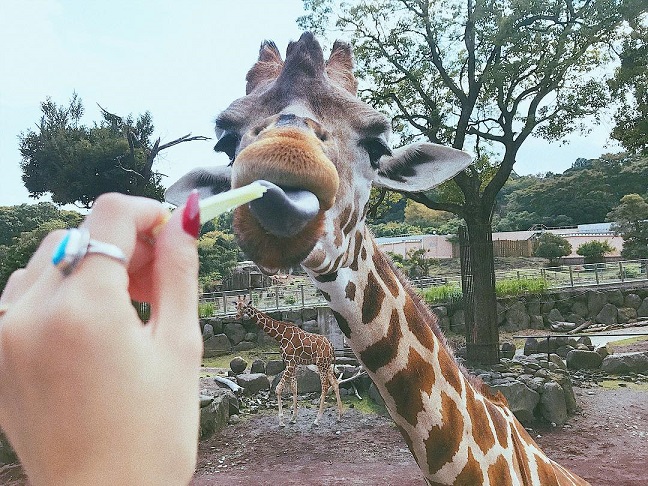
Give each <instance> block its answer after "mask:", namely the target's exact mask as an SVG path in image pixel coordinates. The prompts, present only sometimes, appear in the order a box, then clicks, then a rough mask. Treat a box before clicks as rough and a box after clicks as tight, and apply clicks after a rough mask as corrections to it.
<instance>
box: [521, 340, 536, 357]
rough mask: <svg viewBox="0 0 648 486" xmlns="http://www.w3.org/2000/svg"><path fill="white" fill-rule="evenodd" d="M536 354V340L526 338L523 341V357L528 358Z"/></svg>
mask: <svg viewBox="0 0 648 486" xmlns="http://www.w3.org/2000/svg"><path fill="white" fill-rule="evenodd" d="M537 352H538V340H537V339H536V338H527V339H526V341H524V355H525V356H529V355H531V354H536V353H537Z"/></svg>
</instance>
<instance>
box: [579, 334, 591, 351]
mask: <svg viewBox="0 0 648 486" xmlns="http://www.w3.org/2000/svg"><path fill="white" fill-rule="evenodd" d="M576 344H584V345H585V346H587V348H588V349H590V350H591V349H593V346H592V340H591V339H590V337H589V336H581V337H579V338H578V340H577V341H576Z"/></svg>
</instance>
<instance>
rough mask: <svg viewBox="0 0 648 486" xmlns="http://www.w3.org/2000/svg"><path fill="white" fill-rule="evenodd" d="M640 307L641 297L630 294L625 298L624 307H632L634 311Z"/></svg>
mask: <svg viewBox="0 0 648 486" xmlns="http://www.w3.org/2000/svg"><path fill="white" fill-rule="evenodd" d="M640 305H641V297H639V296H638V295H637V294H628V295H626V296H625V299H624V301H623V306H624V307H632V308H633V309H635V310H637V309H638V308H639V306H640Z"/></svg>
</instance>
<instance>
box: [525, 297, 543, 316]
mask: <svg viewBox="0 0 648 486" xmlns="http://www.w3.org/2000/svg"><path fill="white" fill-rule="evenodd" d="M526 307H527V312H528V313H529V315H530V316H533V315H535V316H539V315H540V314H542V302H540V300H539V299H537V298H532V299H531V300H530V301H529V302H527V306H526Z"/></svg>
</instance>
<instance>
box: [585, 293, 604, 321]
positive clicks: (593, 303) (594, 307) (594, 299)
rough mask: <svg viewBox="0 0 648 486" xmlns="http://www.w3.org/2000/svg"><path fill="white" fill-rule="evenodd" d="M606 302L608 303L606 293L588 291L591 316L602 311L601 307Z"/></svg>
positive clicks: (588, 306) (588, 305) (588, 307)
mask: <svg viewBox="0 0 648 486" xmlns="http://www.w3.org/2000/svg"><path fill="white" fill-rule="evenodd" d="M605 304H607V297H606V296H605V294H604V293H602V292H597V291H595V290H593V291H590V292H587V309H588V311H589V317H594V316H596V315H597V314H598V313H599V312H601V309H602V308H603V306H604V305H605Z"/></svg>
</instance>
